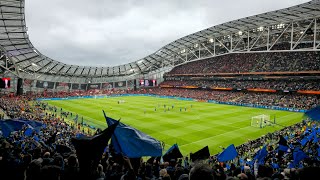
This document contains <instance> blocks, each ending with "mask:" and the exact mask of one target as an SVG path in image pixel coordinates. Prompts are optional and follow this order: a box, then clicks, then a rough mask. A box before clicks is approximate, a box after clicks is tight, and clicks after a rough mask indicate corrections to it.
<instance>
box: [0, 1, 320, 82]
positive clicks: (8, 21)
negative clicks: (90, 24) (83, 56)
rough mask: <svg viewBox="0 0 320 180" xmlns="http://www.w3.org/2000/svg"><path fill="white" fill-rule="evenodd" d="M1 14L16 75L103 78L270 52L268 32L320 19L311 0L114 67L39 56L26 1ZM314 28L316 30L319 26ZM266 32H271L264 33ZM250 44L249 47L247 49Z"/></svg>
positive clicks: (0, 6)
mask: <svg viewBox="0 0 320 180" xmlns="http://www.w3.org/2000/svg"><path fill="white" fill-rule="evenodd" d="M0 10H1V17H0V32H1V34H0V45H1V47H2V49H3V51H4V53H6V55H7V57H8V58H9V59H11V61H12V66H14V67H15V68H16V69H17V71H21V72H26V73H31V74H40V75H41V74H44V75H56V76H68V77H80V78H99V77H101V78H102V77H112V76H127V75H132V74H137V73H146V72H150V71H154V70H156V69H159V68H163V67H167V66H169V67H172V66H175V65H178V64H181V63H185V62H187V61H190V60H195V59H202V58H204V57H212V56H215V55H219V54H227V53H232V52H237V51H251V50H254V49H259V48H261V47H263V46H265V43H269V44H267V48H266V49H265V50H271V49H272V48H270V49H269V46H271V45H272V47H273V46H274V45H275V44H276V43H277V41H275V43H274V44H272V43H273V42H271V40H272V39H270V42H269V40H268V42H265V41H266V40H260V39H259V38H261V37H263V36H265V34H266V33H268V39H269V38H271V37H269V36H270V35H274V36H275V37H277V36H276V35H278V36H279V34H280V36H281V35H283V34H284V33H283V32H282V30H284V29H285V28H286V29H287V28H288V27H289V26H288V25H290V23H291V24H292V28H293V26H294V25H293V22H298V21H299V22H300V21H301V22H303V23H301V24H299V25H298V26H297V27H296V28H297V30H296V31H295V32H294V33H295V34H299V33H301V31H302V30H304V29H305V28H310V25H308V23H309V21H310V22H311V20H312V19H317V18H319V17H320V13H319V12H320V2H319V1H317V0H313V1H310V2H307V3H304V4H300V5H296V6H293V7H289V8H285V9H281V10H276V11H272V12H267V13H263V14H259V15H255V16H250V17H246V18H242V19H237V20H234V21H230V22H226V23H223V24H219V25H216V26H213V27H210V28H207V29H204V30H201V31H198V32H195V33H193V34H190V35H187V36H184V37H182V38H180V39H177V40H175V41H173V42H171V43H169V44H167V45H165V46H163V47H162V48H160V49H159V50H158V51H156V52H154V53H152V54H150V55H148V56H146V57H144V58H142V59H139V60H136V61H133V62H131V63H127V64H123V65H118V66H113V67H91V66H77V65H69V64H65V63H62V62H59V61H56V60H53V59H51V58H49V57H47V56H45V55H43V54H41V53H40V52H39V51H38V50H37V49H36V48H35V47H34V46H33V45H32V43H31V41H30V40H29V37H28V34H27V27H26V22H25V1H24V0H0ZM319 22H320V21H319ZM311 23H312V22H311ZM314 24H315V26H317V25H316V22H314ZM273 27H275V28H273ZM267 28H268V32H266V29H267ZM271 28H272V30H271ZM299 28H300V29H299ZM319 29H320V28H319ZM304 33H306V32H304ZM304 33H303V34H304ZM245 39H247V40H245ZM261 39H262V38H261ZM278 40H279V39H278ZM300 40H301V39H299V41H300ZM242 41H244V42H242ZM246 41H247V42H246ZM279 42H280V41H279ZM210 44H211V45H210ZM242 44H244V45H243V46H244V48H242ZM246 44H248V47H247V48H246ZM262 44H264V45H262ZM251 45H252V46H251ZM258 45H260V46H258ZM212 46H214V47H212ZM237 46H238V47H237ZM317 48H318V47H317ZM292 50H294V49H292Z"/></svg>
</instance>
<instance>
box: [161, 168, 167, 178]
mask: <svg viewBox="0 0 320 180" xmlns="http://www.w3.org/2000/svg"><path fill="white" fill-rule="evenodd" d="M166 174H168V173H167V170H166V169H161V170H160V172H159V175H160V177H164V175H166Z"/></svg>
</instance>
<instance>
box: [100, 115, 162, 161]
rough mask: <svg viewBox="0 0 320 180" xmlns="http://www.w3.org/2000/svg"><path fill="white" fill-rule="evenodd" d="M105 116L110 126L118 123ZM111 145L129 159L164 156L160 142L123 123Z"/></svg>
mask: <svg viewBox="0 0 320 180" xmlns="http://www.w3.org/2000/svg"><path fill="white" fill-rule="evenodd" d="M103 114H104V117H105V119H106V121H107V124H108V126H111V125H112V124H114V123H116V122H117V120H114V119H112V118H110V117H107V116H106V114H105V112H104V111H103ZM111 143H112V145H113V147H114V149H115V151H116V152H117V153H122V154H123V155H125V156H127V157H129V158H139V157H143V156H152V157H159V156H161V155H162V146H161V142H160V141H158V140H156V139H154V138H153V137H151V136H149V135H146V134H144V133H142V132H141V131H139V130H137V129H135V128H133V127H131V126H128V125H125V124H123V123H121V122H120V123H119V125H118V126H117V128H116V129H115V131H114V134H113V135H112V138H111Z"/></svg>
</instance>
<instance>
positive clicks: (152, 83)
mask: <svg viewBox="0 0 320 180" xmlns="http://www.w3.org/2000/svg"><path fill="white" fill-rule="evenodd" d="M139 85H140V86H142V87H152V86H157V80H155V79H152V80H150V79H140V81H139Z"/></svg>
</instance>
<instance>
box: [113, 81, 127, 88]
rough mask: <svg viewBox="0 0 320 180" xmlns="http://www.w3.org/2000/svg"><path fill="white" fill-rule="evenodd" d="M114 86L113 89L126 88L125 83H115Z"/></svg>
mask: <svg viewBox="0 0 320 180" xmlns="http://www.w3.org/2000/svg"><path fill="white" fill-rule="evenodd" d="M114 86H115V87H118V88H120V87H126V86H127V83H126V81H120V82H115V83H114Z"/></svg>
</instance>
